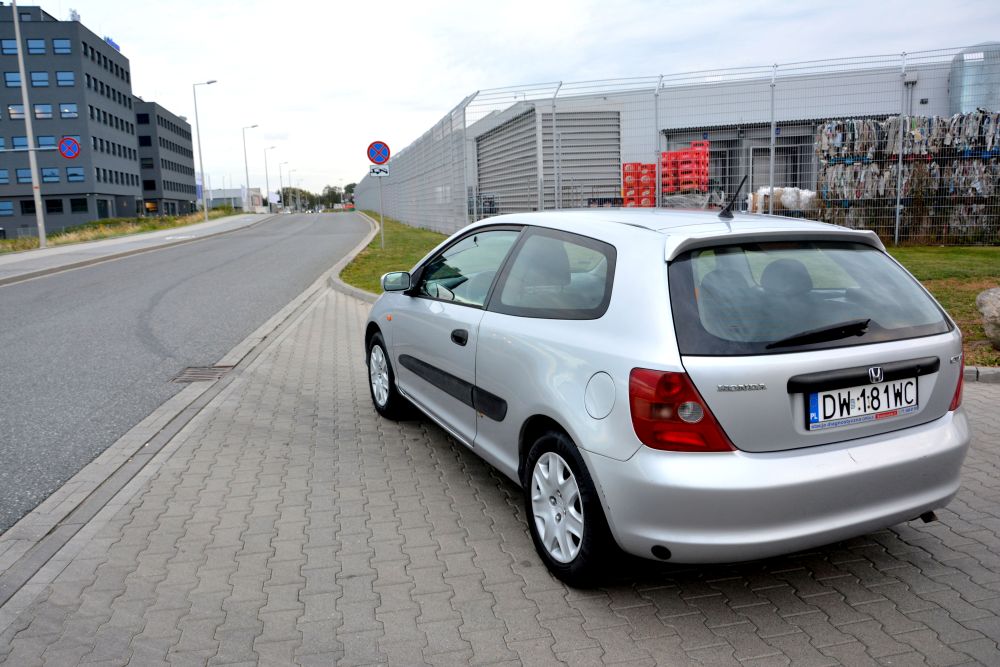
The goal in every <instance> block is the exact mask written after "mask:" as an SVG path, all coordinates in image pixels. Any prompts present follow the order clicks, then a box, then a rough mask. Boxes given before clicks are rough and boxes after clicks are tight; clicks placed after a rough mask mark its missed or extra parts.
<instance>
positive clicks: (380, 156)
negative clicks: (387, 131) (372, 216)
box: [368, 141, 390, 250]
mask: <svg viewBox="0 0 1000 667" xmlns="http://www.w3.org/2000/svg"><path fill="white" fill-rule="evenodd" d="M389 155H390V151H389V144H387V143H385V142H384V141H373V142H371V143H370V144H368V160H369V161H371V163H372V165H371V167H369V169H368V175H369V176H374V177H376V178H378V222H379V234H380V235H381V239H380V243H381V246H382V249H383V250H385V216H384V215H383V213H382V178H383V177H384V176H388V175H389V166H388V164H387V163H388V162H389Z"/></svg>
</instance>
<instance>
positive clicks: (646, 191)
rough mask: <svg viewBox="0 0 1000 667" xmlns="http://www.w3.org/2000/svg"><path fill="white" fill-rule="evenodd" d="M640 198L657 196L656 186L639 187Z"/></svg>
mask: <svg viewBox="0 0 1000 667" xmlns="http://www.w3.org/2000/svg"><path fill="white" fill-rule="evenodd" d="M637 196H638V197H639V199H642V198H643V197H655V196H656V188H639V194H638V195H637Z"/></svg>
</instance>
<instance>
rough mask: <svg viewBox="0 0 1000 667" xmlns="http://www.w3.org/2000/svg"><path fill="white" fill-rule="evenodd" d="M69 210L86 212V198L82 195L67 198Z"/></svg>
mask: <svg viewBox="0 0 1000 667" xmlns="http://www.w3.org/2000/svg"><path fill="white" fill-rule="evenodd" d="M69 210H70V212H71V213H86V212H87V200H86V198H84V197H74V198H73V199H70V200H69Z"/></svg>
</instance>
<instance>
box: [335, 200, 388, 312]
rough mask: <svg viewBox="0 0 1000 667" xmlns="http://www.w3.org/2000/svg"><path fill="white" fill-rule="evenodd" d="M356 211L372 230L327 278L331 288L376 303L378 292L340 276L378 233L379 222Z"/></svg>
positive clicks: (337, 264) (338, 263)
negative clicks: (349, 281)
mask: <svg viewBox="0 0 1000 667" xmlns="http://www.w3.org/2000/svg"><path fill="white" fill-rule="evenodd" d="M354 212H355V213H357V214H358V215H360V216H361V217H362V218H364V219H365V220H367V221H368V224H369V225H370V226H371V231H370V232H369V233H368V235H367V236H366V237H365V240H364V241H363V242H362V243H361V244H360V245H359V246H358V247H357V248H355V249H354V250H352V251H351V252H349V253H348V254H346V255H344V257H343V258H342V259H341V260H340V261H339V262H337V263H336V264H334V265H333V269H331V273H330V277H329V279H328V280H327V283H328V284H329V286H330V287H331V288H333V289H335V290H337V291H338V292H343V293H344V294H346V295H347V296H353V297H354V298H355V299H360V300H362V301H366V302H368V303H375V301H376V300H377V299H378V294H372V293H371V292H369V291H367V290H363V289H361V288H360V287H355V286H354V285H348V284H347V283H345V282H344V281H343V280H341V278H340V272H341V271H343V270H344V268H345V267H346V266H347V265H348V264H350V263H351V262H352V261H354V258H355V257H357V256H358V255H359V254H361V251H362V250H364V249H365V248H367V247H368V244H369V243H371V241H372V239H373V238H375V234H377V233H378V223H377V222H375V220H374V219H373V218H372V217H371V216H369V215H368V214H367V213H363V212H361V211H354Z"/></svg>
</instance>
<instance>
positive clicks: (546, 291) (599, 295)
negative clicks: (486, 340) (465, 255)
mask: <svg viewBox="0 0 1000 667" xmlns="http://www.w3.org/2000/svg"><path fill="white" fill-rule="evenodd" d="M615 259H616V252H615V249H614V247H613V246H611V245H608V244H607V243H603V242H601V241H597V240H595V239H591V238H587V237H585V236H580V235H578V234H570V233H568V232H560V231H554V230H542V229H536V230H533V231H532V232H531V234H530V235H529V236H527V237H526V238H525V239H524V242H523V243H522V244H521V246H520V248H519V249H518V251H517V255H515V256H514V258H513V259H512V260H511V261H510V263H509V267H508V268H507V269H505V270H504V273H505V275H504V277H503V279H502V284H501V286H500V287H499V288H498V289H497V291H498V293H499V298H497V297H494V299H493V301H492V302H491V304H490V309H491V310H495V311H497V312H500V313H506V314H509V315H520V316H522V317H540V318H549V319H574V320H590V319H597V318H599V317H601V316H602V315H603V314H604V312H605V311H606V310H607V308H608V303H609V302H610V300H611V286H612V284H613V282H614V271H615Z"/></svg>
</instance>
